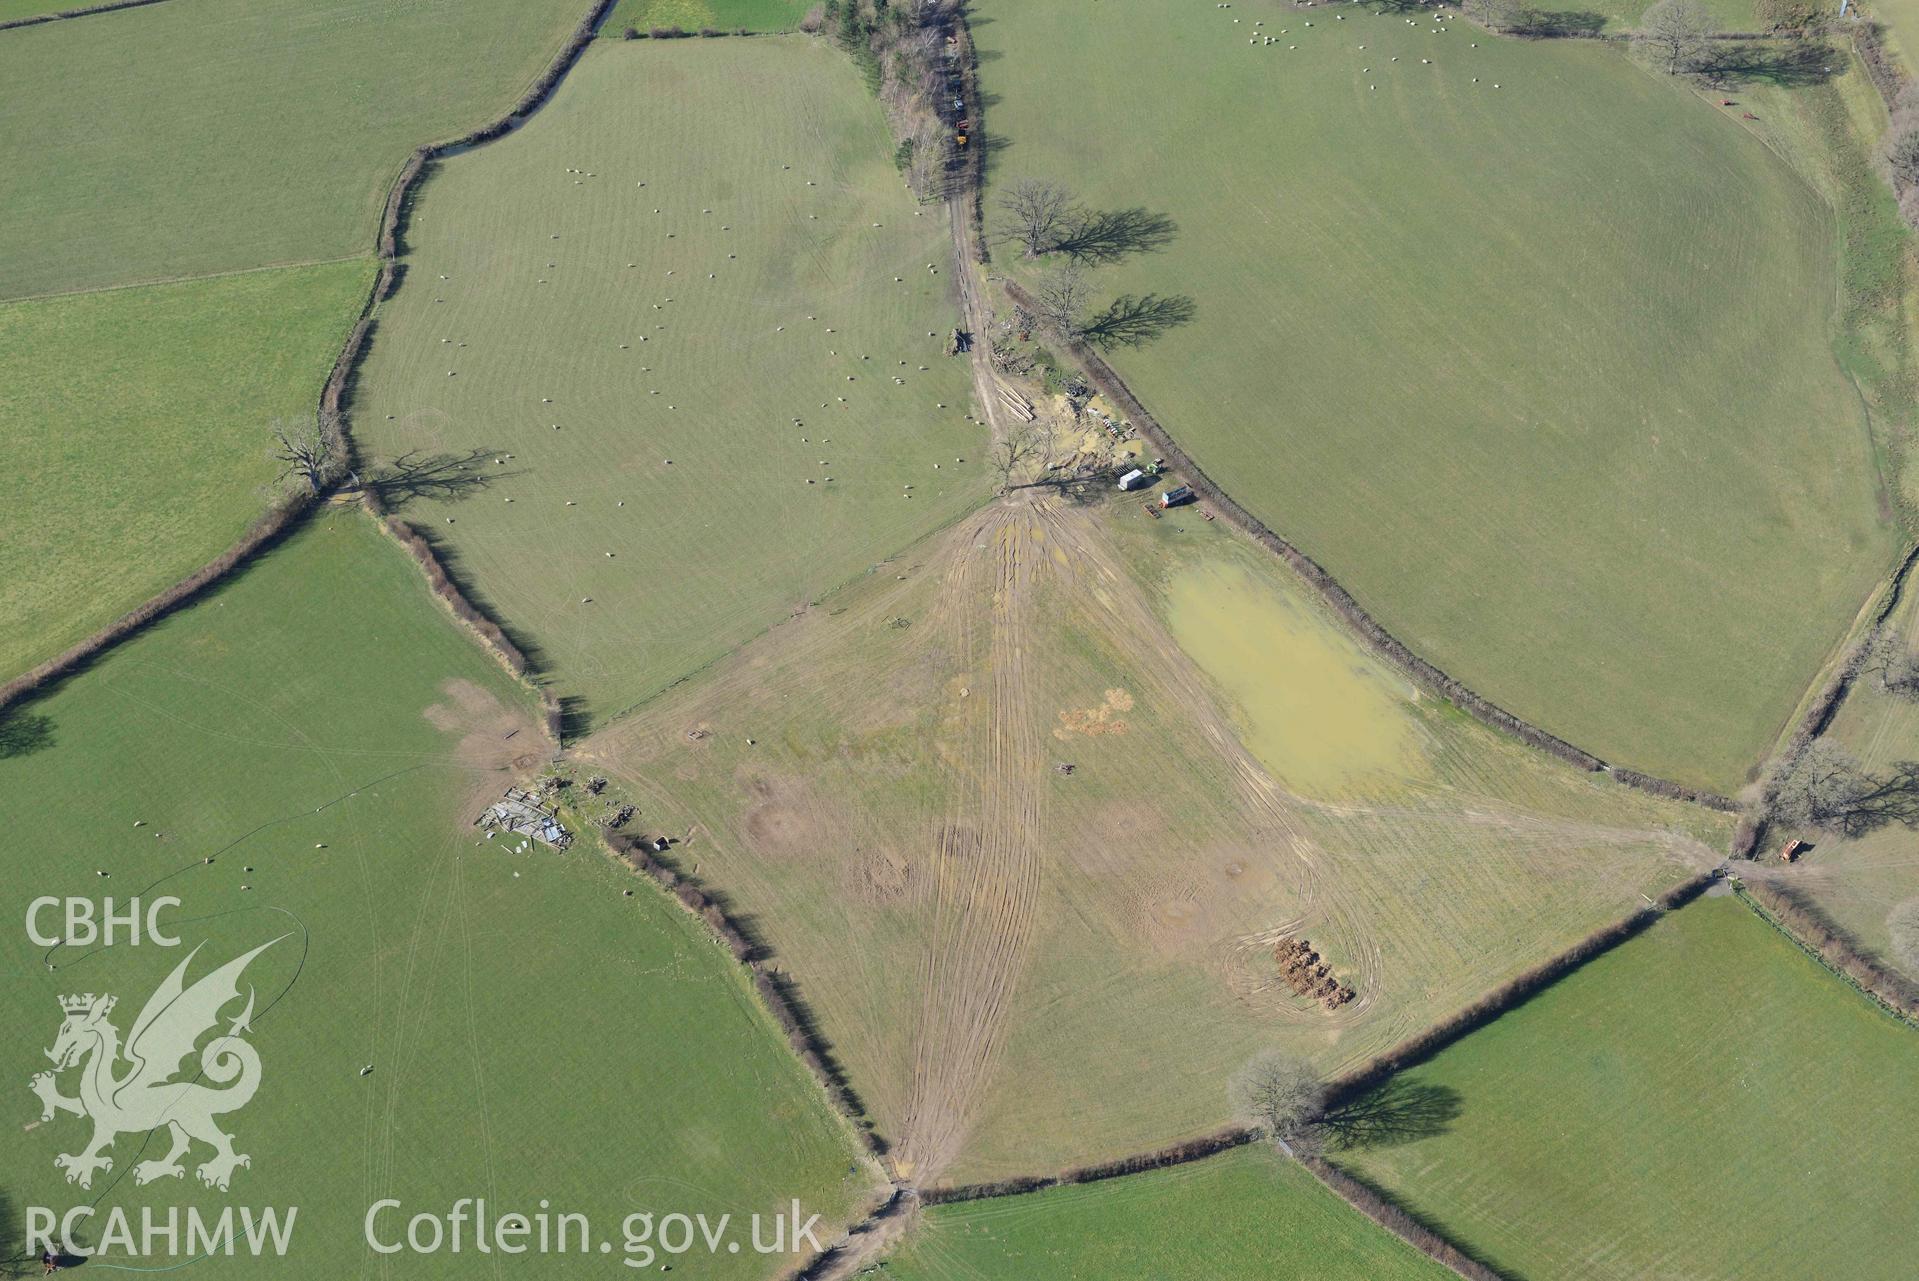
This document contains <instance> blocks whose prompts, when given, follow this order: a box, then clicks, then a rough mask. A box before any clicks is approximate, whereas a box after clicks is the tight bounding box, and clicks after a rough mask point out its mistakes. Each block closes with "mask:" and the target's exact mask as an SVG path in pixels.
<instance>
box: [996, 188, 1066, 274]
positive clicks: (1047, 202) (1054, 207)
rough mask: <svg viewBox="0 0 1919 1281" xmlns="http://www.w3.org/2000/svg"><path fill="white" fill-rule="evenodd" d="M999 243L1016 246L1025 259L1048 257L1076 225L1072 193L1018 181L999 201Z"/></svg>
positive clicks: (1064, 189) (1063, 189)
mask: <svg viewBox="0 0 1919 1281" xmlns="http://www.w3.org/2000/svg"><path fill="white" fill-rule="evenodd" d="M999 207H1000V212H1001V214H1002V215H1003V222H1004V226H1003V228H1002V230H1001V232H1000V239H1001V240H1005V241H1010V242H1011V243H1013V244H1017V245H1019V246H1020V247H1021V249H1023V250H1024V251H1025V253H1026V256H1027V257H1028V258H1037V257H1039V256H1040V255H1041V254H1044V253H1051V252H1052V251H1053V250H1054V249H1056V248H1058V247H1059V243H1060V241H1062V240H1064V239H1065V238H1066V237H1067V235H1068V234H1069V233H1070V232H1071V231H1072V230H1073V228H1074V227H1076V226H1077V225H1078V223H1079V212H1078V208H1079V206H1078V203H1077V202H1076V201H1075V200H1074V198H1073V193H1072V192H1071V191H1069V190H1067V189H1066V188H1065V187H1062V186H1060V185H1059V184H1058V183H1056V182H1047V181H1045V180H1044V179H1041V178H1022V179H1020V180H1019V181H1018V182H1016V183H1014V184H1013V185H1012V186H1011V187H1010V188H1008V189H1007V190H1006V191H1005V192H1003V193H1001V195H1000V198H999Z"/></svg>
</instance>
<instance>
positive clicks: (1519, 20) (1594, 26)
mask: <svg viewBox="0 0 1919 1281" xmlns="http://www.w3.org/2000/svg"><path fill="white" fill-rule="evenodd" d="M1608 21H1609V19H1608V18H1607V17H1606V15H1605V14H1603V13H1593V12H1591V11H1589V10H1585V9H1525V10H1522V11H1521V12H1520V13H1519V14H1518V15H1516V16H1515V17H1514V19H1513V22H1512V26H1511V27H1510V28H1509V30H1510V31H1511V33H1512V34H1513V35H1516V36H1535V37H1538V38H1539V39H1542V40H1568V39H1579V38H1590V37H1593V36H1597V35H1599V34H1600V33H1601V32H1603V31H1604V30H1605V29H1606V23H1607V22H1608Z"/></svg>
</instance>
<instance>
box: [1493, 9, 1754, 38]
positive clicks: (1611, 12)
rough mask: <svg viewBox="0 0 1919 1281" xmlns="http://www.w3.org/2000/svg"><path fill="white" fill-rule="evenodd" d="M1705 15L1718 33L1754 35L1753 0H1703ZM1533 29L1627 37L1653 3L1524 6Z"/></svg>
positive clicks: (1636, 27)
mask: <svg viewBox="0 0 1919 1281" xmlns="http://www.w3.org/2000/svg"><path fill="white" fill-rule="evenodd" d="M1703 2H1704V4H1705V8H1706V12H1707V13H1708V14H1710V15H1711V17H1712V20H1713V24H1714V25H1715V26H1716V27H1717V28H1718V29H1719V30H1721V31H1756V30H1758V28H1759V21H1758V19H1757V18H1755V17H1754V16H1753V12H1752V0H1703ZM1527 7H1528V8H1530V9H1531V10H1532V11H1533V12H1534V14H1536V15H1537V16H1536V18H1535V19H1534V21H1535V24H1536V26H1538V27H1539V28H1543V29H1544V30H1547V31H1554V32H1558V33H1561V34H1566V35H1579V34H1585V33H1597V34H1603V35H1609V36H1610V35H1626V34H1629V33H1631V32H1633V31H1637V30H1638V29H1639V26H1640V21H1641V19H1642V18H1644V17H1645V14H1646V10H1648V9H1650V8H1651V7H1652V0H1647V2H1646V3H1644V4H1641V3H1640V0H1546V2H1545V3H1543V4H1534V5H1529V6H1527Z"/></svg>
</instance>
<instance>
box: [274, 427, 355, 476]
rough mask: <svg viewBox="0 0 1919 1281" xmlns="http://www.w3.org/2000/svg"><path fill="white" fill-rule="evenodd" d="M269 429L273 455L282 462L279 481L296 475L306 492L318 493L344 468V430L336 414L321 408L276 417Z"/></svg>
mask: <svg viewBox="0 0 1919 1281" xmlns="http://www.w3.org/2000/svg"><path fill="white" fill-rule="evenodd" d="M271 430H272V432H273V449H272V452H273V457H274V459H275V460H276V461H278V462H280V463H282V464H284V467H283V469H282V471H281V472H280V475H279V477H278V478H277V479H278V480H279V481H281V482H283V483H284V482H285V481H288V480H292V479H294V478H295V477H298V478H299V480H300V481H301V482H302V483H303V484H305V486H306V490H307V493H309V494H315V495H317V494H319V493H320V492H322V491H323V490H325V489H326V487H327V486H328V485H330V484H332V483H333V482H334V480H336V479H337V478H338V477H339V475H340V473H341V472H342V471H343V470H344V469H345V467H346V432H345V431H344V430H343V429H342V428H341V425H340V416H339V415H338V414H336V413H333V412H331V411H329V410H324V409H322V410H318V411H316V412H314V413H312V414H305V415H302V416H300V417H298V418H276V419H274V420H273V426H272V428H271Z"/></svg>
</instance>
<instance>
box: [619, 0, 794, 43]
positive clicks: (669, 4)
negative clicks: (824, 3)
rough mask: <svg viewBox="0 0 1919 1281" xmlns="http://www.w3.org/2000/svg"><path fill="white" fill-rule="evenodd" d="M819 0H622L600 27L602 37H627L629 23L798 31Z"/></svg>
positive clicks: (694, 28)
mask: <svg viewBox="0 0 1919 1281" xmlns="http://www.w3.org/2000/svg"><path fill="white" fill-rule="evenodd" d="M815 3H816V0H620V2H619V3H618V4H616V5H614V6H613V12H612V14H611V15H610V16H609V17H608V18H607V20H606V22H605V24H604V25H602V26H601V28H600V35H601V36H602V37H611V38H613V39H621V38H624V35H625V32H626V29H627V28H628V27H638V28H639V29H640V30H641V31H647V30H650V29H651V28H653V27H678V28H679V29H680V30H682V31H699V30H701V29H702V28H705V27H712V28H715V29H716V30H720V31H725V32H729V33H730V32H734V31H738V30H741V29H742V28H744V29H745V30H747V31H752V32H764V31H797V30H799V26H800V19H802V18H804V17H805V16H806V12H807V10H809V9H811V8H813V6H814V4H815Z"/></svg>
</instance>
